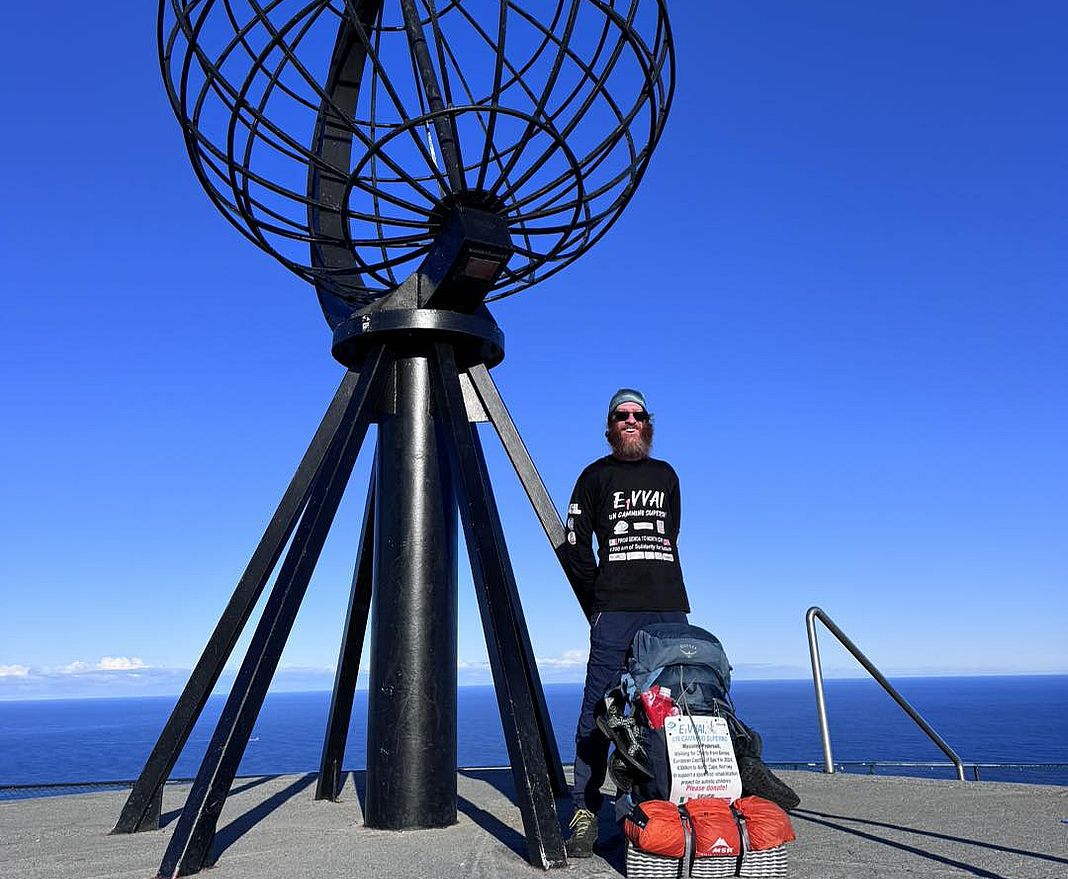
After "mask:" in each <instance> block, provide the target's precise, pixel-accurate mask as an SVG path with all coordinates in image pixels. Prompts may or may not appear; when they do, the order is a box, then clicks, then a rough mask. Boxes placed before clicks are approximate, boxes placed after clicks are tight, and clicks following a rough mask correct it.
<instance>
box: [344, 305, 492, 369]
mask: <svg viewBox="0 0 1068 879" xmlns="http://www.w3.org/2000/svg"><path fill="white" fill-rule="evenodd" d="M383 336H386V337H389V341H390V342H395V341H402V340H405V339H408V340H413V341H414V340H416V339H426V340H427V341H431V340H436V341H442V340H446V341H449V342H450V343H451V344H452V345H454V346H455V350H456V357H457V365H458V366H459V367H460V368H461V369H466V368H467V367H468V366H473V365H475V364H477V363H484V364H485V365H486V366H487V367H489V368H492V367H494V366H496V365H497V364H498V363H500V362H501V361H502V360H503V359H504V333H503V332H501V328H500V327H499V326H497V324H496V323H494V322H493V321H492V320H487V319H486V318H483V317H477V316H475V315H471V314H460V313H459V312H455V311H447V310H444V309H435V308H398V309H382V310H381V311H371V312H363V313H361V314H354V315H353V316H352V317H350V318H349V319H348V320H347V321H345V322H344V323H342V324H339V325H338V327H337V329H336V330H334V342H333V347H332V349H331V352H332V353H333V355H334V357H335V359H337V360H339V361H340V362H341V363H343V364H344V365H345V366H347V367H349V368H350V369H355V368H357V367H358V365H359V363H360V362H361V361H362V360H363V357H364V353H365V352H366V350H367V348H368V346H369V345H370V344H371V343H372V341H378V342H381V341H382V337H383Z"/></svg>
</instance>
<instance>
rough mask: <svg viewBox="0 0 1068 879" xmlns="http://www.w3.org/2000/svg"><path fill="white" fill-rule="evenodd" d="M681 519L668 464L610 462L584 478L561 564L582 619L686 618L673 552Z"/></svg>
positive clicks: (577, 488)
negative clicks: (650, 614)
mask: <svg viewBox="0 0 1068 879" xmlns="http://www.w3.org/2000/svg"><path fill="white" fill-rule="evenodd" d="M680 515H681V507H680V503H679V478H678V476H677V475H676V474H675V471H674V469H672V467H671V465H670V464H668V463H667V462H665V461H658V460H657V459H655V458H643V459H642V460H640V461H621V460H619V459H618V458H615V457H613V456H612V455H607V456H605V457H604V458H600V459H598V460H597V461H594V462H593V463H592V464H590V466H589V467H587V468H586V469H585V470H583V471H582V474H581V475H580V476H579V478H578V482H576V483H575V490H574V492H573V493H572V495H571V502H570V504H569V505H568V508H567V535H566V543H565V544H564V546H563V548H562V549H561V552H560V558H561V561H562V562H563V565H564V570H565V572H566V573H567V577H568V579H569V580H570V582H571V587H572V588H573V589H574V590H575V595H576V596H577V597H578V600H579V603H580V604H581V605H582V609H583V611H584V612H585V613H586V615H587V616H592V615H593V614H595V613H598V612H600V611H604V610H631V611H684V612H689V610H690V605H689V601H688V600H687V597H686V587H685V585H684V583H683V580H682V567H681V566H680V565H679V551H678V546H677V541H678V536H679V519H680ZM594 536H596V538H597V557H596V559H595V558H594V554H593V547H592V542H593V537H594Z"/></svg>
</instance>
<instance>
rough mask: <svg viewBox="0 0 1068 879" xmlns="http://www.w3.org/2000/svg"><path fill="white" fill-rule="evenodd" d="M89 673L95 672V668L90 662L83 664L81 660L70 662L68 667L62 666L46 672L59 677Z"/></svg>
mask: <svg viewBox="0 0 1068 879" xmlns="http://www.w3.org/2000/svg"><path fill="white" fill-rule="evenodd" d="M87 671H93V667H92V666H91V665H90V664H89V663H88V662H82V661H81V660H80V659H76V660H74V662H69V663H67V664H66V665H60V666H57V667H56V668H52V669H48V668H46V669H45V670H44V672H45V674H48V673H49V672H52V673H54V674H58V675H79V674H84V673H85V672H87Z"/></svg>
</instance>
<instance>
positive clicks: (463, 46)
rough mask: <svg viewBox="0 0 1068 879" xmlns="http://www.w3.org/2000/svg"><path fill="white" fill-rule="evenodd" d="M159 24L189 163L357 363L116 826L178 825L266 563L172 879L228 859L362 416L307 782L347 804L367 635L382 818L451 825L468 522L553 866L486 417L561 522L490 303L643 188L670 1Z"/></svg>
mask: <svg viewBox="0 0 1068 879" xmlns="http://www.w3.org/2000/svg"><path fill="white" fill-rule="evenodd" d="M158 21H159V25H158V42H159V57H160V65H161V70H162V73H163V79H164V83H165V84H166V87H167V92H168V96H169V98H170V102H171V105H172V108H173V109H174V111H175V115H176V116H177V118H178V120H179V122H180V123H181V126H182V130H183V133H184V136H185V143H186V147H187V151H188V153H189V157H190V160H191V162H192V166H193V169H194V171H195V173H196V174H197V177H198V178H199V180H200V182H201V184H202V185H203V186H204V188H205V190H206V192H207V193H208V195H209V197H210V198H211V199H212V201H213V202H214V203H215V205H216V206H217V207H218V209H219V210H220V212H221V213H222V214H223V215H224V216H225V217H226V219H227V220H229V221H230V222H231V223H232V224H233V225H234V226H235V227H236V228H237V229H238V230H239V231H240V232H241V233H242V234H243V235H244V236H245V237H247V238H248V239H249V240H251V241H252V242H253V243H255V244H256V245H257V246H259V247H260V248H262V249H263V250H265V251H266V252H268V253H269V254H271V255H272V256H273V257H275V258H276V259H277V260H278V261H280V262H281V263H282V264H283V265H285V266H286V267H287V268H288V269H290V270H291V271H292V272H294V273H296V274H297V275H298V276H300V277H301V278H303V279H305V280H306V281H308V282H310V283H311V284H313V285H314V287H315V290H316V293H317V296H318V299H319V304H320V307H321V308H322V311H323V314H324V317H325V318H326V320H327V323H328V325H329V327H330V329H331V331H332V334H333V338H332V353H333V355H334V357H335V358H336V359H337V360H338V361H339V362H341V363H342V364H343V365H344V366H345V367H346V368H347V373H346V375H345V377H344V379H343V380H342V382H341V385H340V387H339V388H338V390H337V393H336V394H335V396H334V399H333V401H332V402H331V404H330V406H329V408H328V410H327V412H326V414H325V416H324V418H323V420H322V423H321V424H320V426H319V428H318V430H317V431H316V433H315V435H314V437H313V439H312V441H311V444H310V446H309V448H308V450H307V452H306V453H305V455H304V458H303V459H302V461H301V463H300V465H299V466H298V468H297V471H296V473H295V475H294V477H293V479H292V481H291V482H290V485H289V487H288V488H287V490H286V492H285V494H284V495H283V498H282V500H281V502H280V503H279V505H278V508H277V510H276V512H275V514H274V516H273V517H272V519H271V521H270V524H269V525H268V527H267V530H266V531H265V533H264V535H263V537H262V539H261V540H260V543H259V545H258V546H257V548H256V550H255V552H254V553H253V556H252V559H251V560H250V562H249V564H248V567H247V568H246V570H245V572H244V574H243V576H242V577H241V579H240V581H239V582H238V585H237V588H236V589H235V591H234V593H233V596H232V597H231V599H230V601H229V603H228V604H227V606H226V608H225V610H224V612H223V614H222V616H221V618H220V620H219V622H218V624H217V625H216V628H215V630H214V631H213V633H212V635H211V637H210V639H209V642H208V644H207V646H206V647H205V650H204V652H203V654H202V655H201V657H200V660H199V661H198V663H197V665H196V667H195V668H194V670H193V672H192V674H191V676H190V679H189V682H188V683H187V685H186V687H185V689H184V691H183V692H182V694H181V696H180V697H179V699H178V702H177V704H176V705H175V708H174V710H173V711H172V713H171V715H170V717H169V718H168V721H167V723H166V725H165V727H164V729H163V731H162V733H161V734H160V737H159V740H158V741H157V742H156V745H155V747H154V748H153V750H152V752H151V754H150V755H149V757H148V759H147V761H146V764H145V767H144V769H143V771H142V773H141V775H140V777H139V778H138V780H137V782H136V783H135V785H134V788H133V790H132V791H131V793H130V795H129V797H128V798H127V800H126V803H125V805H124V808H123V811H122V814H121V816H120V818H119V820H118V823H117V825H116V827H115V832H117V833H129V832H134V831H139V830H146V829H150V828H157V827H159V822H160V812H161V807H162V791H163V785H164V783H165V782H166V780H167V778H168V776H169V774H170V772H171V770H172V769H173V767H174V765H175V762H176V761H177V759H178V757H179V755H180V753H181V751H182V749H183V748H184V747H185V744H186V742H187V740H188V737H189V735H190V733H191V731H192V729H193V726H194V725H195V723H196V721H197V719H198V718H199V717H200V715H201V712H202V710H203V708H204V706H205V704H206V702H207V699H208V696H209V694H210V693H211V691H212V689H213V687H214V686H215V684H216V683H217V681H218V679H219V676H220V675H221V673H222V670H223V668H224V666H225V664H226V662H227V660H228V659H229V657H230V655H231V653H232V651H233V649H234V647H235V645H236V642H237V640H238V638H239V637H240V634H241V632H242V631H243V629H244V627H245V626H246V624H247V623H248V622H249V620H250V618H251V615H252V613H253V611H254V609H255V607H256V605H257V602H258V600H259V599H260V597H261V595H262V594H263V593H264V591H265V589H266V587H267V585H268V583H269V581H270V580H271V578H272V575H274V582H273V584H272V585H271V588H270V590H269V592H268V595H267V599H266V602H265V604H264V607H263V610H262V612H261V615H260V618H259V621H258V622H257V624H256V627H255V629H254V632H253V635H252V639H251V642H250V644H249V646H248V648H247V652H246V655H245V658H244V660H243V662H242V664H241V666H240V669H239V671H238V674H237V677H236V679H235V681H234V684H233V686H232V688H231V691H230V694H229V696H228V698H227V701H226V704H225V707H224V708H223V711H222V715H221V716H220V718H219V720H218V722H217V725H216V727H215V731H214V734H213V736H212V739H211V742H210V744H209V746H208V749H207V753H206V754H205V756H204V758H203V761H202V763H201V766H200V770H199V772H198V775H197V777H196V780H195V781H194V783H193V786H192V788H191V790H190V793H189V795H188V798H187V800H186V803H185V806H184V807H183V809H182V811H181V814H180V816H179V819H178V822H177V824H176V826H175V831H174V833H173V835H172V837H171V839H170V842H169V844H168V847H167V850H166V853H165V854H164V857H163V861H162V863H161V865H160V870H159V875H160V876H167V877H171V876H178V875H188V874H191V873H195V872H198V871H199V870H200V869H202V868H203V867H204V866H207V865H209V864H210V863H211V859H212V846H213V840H214V836H215V830H216V825H217V822H218V820H219V816H220V813H221V811H222V808H223V805H224V804H225V801H226V797H227V795H228V793H229V791H230V788H231V786H232V784H233V780H234V778H235V776H236V773H237V769H238V765H239V763H240V761H241V757H242V755H243V754H244V751H245V748H246V746H247V743H248V740H249V737H250V735H251V732H252V728H253V725H254V723H255V721H256V718H257V716H258V714H259V711H260V708H261V707H262V704H263V700H264V697H265V695H266V692H267V688H268V686H269V684H270V682H271V679H272V677H273V675H274V673H275V671H276V669H277V665H278V662H279V659H280V657H281V653H282V650H283V648H284V646H285V643H286V640H287V638H288V637H289V634H290V631H291V629H292V626H293V623H294V620H295V617H296V614H297V611H298V609H299V607H300V604H301V602H302V600H303V598H304V595H305V593H306V590H307V588H308V584H309V581H310V578H311V576H312V573H313V571H314V568H315V565H316V562H317V561H318V558H319V554H320V552H321V550H322V547H323V544H324V542H325V539H326V536H327V533H328V532H329V530H330V527H331V524H332V522H333V519H334V515H335V513H336V511H337V508H338V505H339V504H340V501H341V498H342V496H343V494H344V491H345V489H346V485H347V482H348V480H349V477H350V475H351V472H352V469H353V467H354V464H355V462H356V459H357V456H358V454H359V452H360V448H361V446H362V444H363V442H364V439H365V437H366V434H367V430H368V428H369V426H370V425H371V424H372V423H373V424H376V425H377V443H376V448H375V460H374V465H373V468H372V476H371V480H370V485H369V488H368V492H367V500H366V504H365V509H364V517H363V526H362V531H361V536H360V541H359V547H358V553H357V560H356V565H355V571H354V574H353V579H352V588H351V593H350V599H349V607H348V611H347V616H346V620H345V624H344V628H343V632H342V639H341V648H340V653H339V657H338V664H337V670H336V674H335V681H334V689H333V694H332V698H331V704H330V711H329V717H328V722H327V730H326V735H325V739H324V743H323V750H322V758H321V762H320V771H319V776H318V783H317V786H316V798H318V799H327V800H336V799H337V797H338V793H339V790H340V786H341V760H342V756H343V754H344V749H345V743H346V736H347V729H348V724H349V719H350V716H351V713H352V706H353V700H354V691H355V686H356V679H357V675H358V673H359V665H360V658H361V654H362V652H363V648H364V642H365V640H366V633H367V630H368V628H370V632H371V639H370V650H369V654H370V665H371V669H370V692H369V697H368V747H367V755H368V757H367V761H368V762H367V786H366V795H365V803H364V819H365V823H366V824H368V825H369V826H373V827H379V828H385V829H414V828H425V827H442V826H447V825H449V824H453V823H455V821H456V633H457V611H456V603H457V597H456V593H457V585H456V578H457V562H456V527H457V518H459V521H460V523H461V524H462V527H463V530H464V534H465V537H466V542H467V547H468V555H469V559H470V562H471V567H472V575H473V580H474V585H475V590H476V595H477V598H478V604H479V611H480V615H481V618H482V624H483V629H484V632H485V636H486V644H487V651H488V655H489V660H490V667H491V670H492V673H493V680H494V686H495V689H496V692H497V697H498V705H499V709H500V713H501V720H502V724H503V728H504V734H505V742H506V745H507V748H508V754H509V760H510V763H511V767H512V773H513V779H514V781H515V788H516V796H517V799H518V805H519V809H520V812H521V816H522V820H523V827H524V832H525V835H526V839H527V846H528V856H529V858H530V860H531V862H532V863H533V864H535V865H536V866H539V867H542V868H548V867H553V866H560V865H562V864H564V863H566V856H565V852H564V846H563V840H562V838H561V833H560V827H559V821H558V818H557V815H556V809H555V802H554V797H562V796H564V795H566V793H567V785H566V779H565V778H564V774H563V769H562V767H561V764H560V757H559V754H558V751H557V746H556V740H555V737H554V735H553V730H552V723H551V719H550V717H549V713H548V710H547V708H546V705H545V699H544V694H543V691H542V687H541V682H540V678H539V675H538V671H537V666H536V663H535V659H534V654H533V650H532V648H531V643H530V638H529V634H528V631H527V627H526V623H525V621H524V617H523V611H522V606H521V603H520V599H519V592H518V589H517V586H516V580H515V575H514V572H513V570H512V567H511V563H510V561H509V558H508V552H507V547H506V544H505V539H504V529H503V525H502V523H501V519H500V515H499V513H498V511H497V507H496V503H495V500H494V496H493V491H492V486H491V483H490V477H489V473H488V470H487V468H486V462H485V459H484V456H483V450H482V446H481V443H480V440H479V436H478V432H477V429H476V424H477V423H478V422H485V421H488V422H490V423H492V424H493V426H494V428H495V429H496V431H497V433H498V435H499V437H500V439H501V441H502V444H503V446H504V449H505V451H506V453H507V454H508V457H509V459H510V460H511V462H512V464H513V466H514V467H515V469H516V473H517V475H518V477H519V479H520V482H521V483H522V485H523V487H524V489H525V491H526V493H527V495H528V497H529V498H530V500H531V503H532V505H533V507H534V510H535V512H536V513H537V515H538V517H539V520H540V522H541V524H542V526H543V528H544V530H545V532H546V535H547V537H548V539H549V542H550V545H551V546H552V547H553V549H554V550H555V551H556V552H558V553H559V551H560V549H561V547H562V546H563V545H564V528H563V525H562V523H561V521H560V518H559V516H558V514H557V512H556V510H555V507H554V506H553V504H552V501H551V499H550V498H549V495H548V492H547V491H546V489H545V487H544V485H543V484H542V481H541V479H540V477H539V475H538V473H537V469H536V468H535V466H534V464H533V461H532V460H531V458H530V456H529V454H528V453H527V451H526V448H525V446H524V445H523V442H522V439H521V438H520V436H519V433H518V432H517V430H516V428H515V425H514V423H513V422H512V419H511V417H510V415H509V413H508V410H507V408H506V406H505V404H504V402H503V400H502V398H501V396H500V394H499V392H498V390H497V388H496V386H495V384H494V382H493V379H492V377H491V376H490V372H489V370H490V368H492V367H494V366H496V365H497V364H498V363H499V362H500V361H501V360H502V359H503V357H504V336H503V334H502V333H501V331H500V329H499V328H498V326H497V324H496V323H495V321H494V320H493V317H492V316H491V314H490V312H489V309H488V308H487V307H486V303H487V302H492V301H494V300H496V299H500V298H501V297H503V296H507V295H511V294H513V293H516V292H518V291H520V290H523V289H527V288H529V287H532V286H533V285H535V284H536V283H538V282H540V281H542V280H544V279H546V278H548V277H550V276H551V275H553V274H555V273H556V272H558V271H560V270H561V269H563V268H565V267H566V266H567V265H569V264H570V263H572V262H574V260H576V259H577V258H579V257H580V256H581V255H582V254H583V253H585V252H586V251H587V250H588V249H589V248H590V247H591V246H592V245H593V244H594V243H596V241H597V240H599V239H600V238H601V237H602V236H603V235H604V234H605V232H606V231H607V230H608V229H609V228H610V227H611V225H612V224H613V223H614V222H615V220H616V219H617V218H618V217H619V215H620V213H621V212H622V210H623V209H624V207H625V206H626V204H627V203H628V201H629V200H630V198H631V196H632V195H633V193H634V191H635V189H636V187H637V186H638V184H639V182H640V180H641V179H642V176H643V174H644V172H645V169H646V167H647V166H648V163H649V160H650V157H651V155H652V152H653V149H654V147H655V146H656V144H657V142H658V140H659V138H660V135H661V133H662V131H663V128H664V123H665V120H666V118H667V114H668V110H669V108H670V105H671V98H672V93H673V88H674V56H673V48H672V40H671V33H670V28H669V25H668V19H667V14H666V9H665V0H549V2H544V3H541V2H536V0H160V4H159V19H158ZM283 554H284V557H283ZM280 559H281V563H280V564H279V560H280ZM276 568H277V571H276ZM372 596H373V599H374V601H373V604H372Z"/></svg>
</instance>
